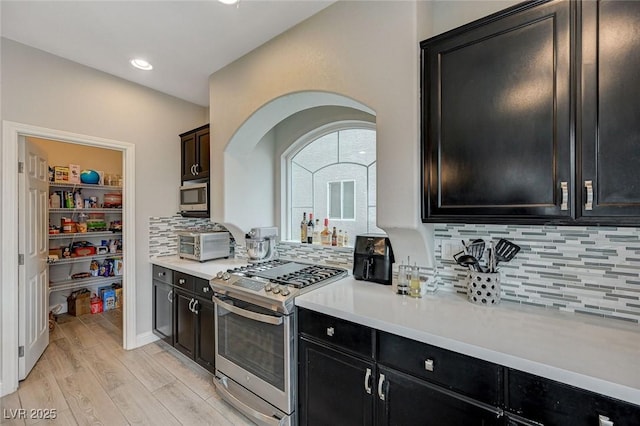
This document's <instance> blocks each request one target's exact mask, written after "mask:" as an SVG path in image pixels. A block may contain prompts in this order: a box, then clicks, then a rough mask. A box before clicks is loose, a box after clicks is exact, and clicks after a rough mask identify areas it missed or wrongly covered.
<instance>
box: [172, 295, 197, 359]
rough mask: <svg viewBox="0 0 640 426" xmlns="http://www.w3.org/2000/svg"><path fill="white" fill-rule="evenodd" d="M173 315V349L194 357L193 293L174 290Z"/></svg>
mask: <svg viewBox="0 0 640 426" xmlns="http://www.w3.org/2000/svg"><path fill="white" fill-rule="evenodd" d="M174 291H175V294H176V296H175V299H174V300H175V302H174V304H175V314H174V324H173V326H174V336H175V338H174V347H175V348H176V349H177V350H179V351H180V352H182V353H183V354H185V355H187V356H188V357H189V358H193V357H194V353H195V348H196V324H195V318H194V313H193V312H192V311H191V308H192V304H193V303H194V302H195V299H194V297H193V293H191V292H184V291H182V290H180V289H178V288H175V290H174Z"/></svg>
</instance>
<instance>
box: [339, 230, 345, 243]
mask: <svg viewBox="0 0 640 426" xmlns="http://www.w3.org/2000/svg"><path fill="white" fill-rule="evenodd" d="M342 246H344V235H342V229H340V230H338V247H342Z"/></svg>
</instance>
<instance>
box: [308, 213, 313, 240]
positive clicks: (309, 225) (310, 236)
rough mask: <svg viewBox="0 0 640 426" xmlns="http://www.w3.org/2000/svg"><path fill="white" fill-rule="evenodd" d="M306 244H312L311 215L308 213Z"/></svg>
mask: <svg viewBox="0 0 640 426" xmlns="http://www.w3.org/2000/svg"><path fill="white" fill-rule="evenodd" d="M307 243H309V244H313V213H309V222H308V223H307Z"/></svg>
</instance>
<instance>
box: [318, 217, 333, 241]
mask: <svg viewBox="0 0 640 426" xmlns="http://www.w3.org/2000/svg"><path fill="white" fill-rule="evenodd" d="M320 243H321V244H322V245H323V246H330V245H331V232H330V231H329V218H326V217H325V218H324V229H323V230H322V232H321V233H320Z"/></svg>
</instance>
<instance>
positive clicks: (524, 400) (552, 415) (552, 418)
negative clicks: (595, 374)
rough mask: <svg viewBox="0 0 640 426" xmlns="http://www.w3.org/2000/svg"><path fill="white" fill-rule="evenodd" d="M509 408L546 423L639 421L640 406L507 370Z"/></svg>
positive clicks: (578, 425) (621, 425)
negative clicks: (603, 417) (605, 419)
mask: <svg viewBox="0 0 640 426" xmlns="http://www.w3.org/2000/svg"><path fill="white" fill-rule="evenodd" d="M507 395H508V400H507V409H508V411H510V412H513V413H515V414H517V415H519V416H521V417H524V418H527V419H530V420H533V421H536V422H540V423H543V424H545V425H563V426H590V425H598V424H601V423H599V421H598V419H599V416H605V417H608V418H609V420H610V421H611V422H612V424H614V425H615V426H631V425H636V426H637V425H640V406H636V405H632V404H629V403H625V402H622V401H618V400H615V399H612V398H608V397H606V396H603V395H599V394H596V393H593V392H589V391H585V390H583V389H578V388H576V387H573V386H569V385H566V384H563V383H559V382H555V381H553V380H548V379H544V378H542V377H538V376H534V375H531V374H528V373H524V372H522V371H517V370H509V371H508V390H507Z"/></svg>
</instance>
